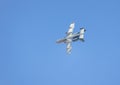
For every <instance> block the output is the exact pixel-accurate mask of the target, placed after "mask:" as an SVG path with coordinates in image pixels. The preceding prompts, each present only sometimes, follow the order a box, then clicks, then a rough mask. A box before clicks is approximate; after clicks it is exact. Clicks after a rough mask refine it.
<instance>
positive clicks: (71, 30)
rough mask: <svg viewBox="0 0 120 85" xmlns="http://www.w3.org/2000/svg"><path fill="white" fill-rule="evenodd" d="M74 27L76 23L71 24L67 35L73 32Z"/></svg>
mask: <svg viewBox="0 0 120 85" xmlns="http://www.w3.org/2000/svg"><path fill="white" fill-rule="evenodd" d="M74 27H75V23H72V24H70V26H69V30H68V32H67V35H70V34H72V33H73V30H74Z"/></svg>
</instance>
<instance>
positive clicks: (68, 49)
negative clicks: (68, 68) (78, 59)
mask: <svg viewBox="0 0 120 85" xmlns="http://www.w3.org/2000/svg"><path fill="white" fill-rule="evenodd" d="M66 44H67V47H66V51H67V53H68V54H70V53H71V50H72V45H71V44H72V40H71V39H67V42H66Z"/></svg>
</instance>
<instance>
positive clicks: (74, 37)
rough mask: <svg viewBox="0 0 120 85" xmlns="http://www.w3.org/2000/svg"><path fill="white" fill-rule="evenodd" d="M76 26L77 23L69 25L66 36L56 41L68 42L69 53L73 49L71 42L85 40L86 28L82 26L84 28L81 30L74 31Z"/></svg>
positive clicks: (67, 49)
mask: <svg viewBox="0 0 120 85" xmlns="http://www.w3.org/2000/svg"><path fill="white" fill-rule="evenodd" d="M74 27H75V23H71V24H70V26H69V30H68V32H66V37H64V38H62V39H59V40H57V41H56V43H66V45H67V47H66V51H67V53H68V54H70V53H71V50H72V46H71V43H72V42H76V41H78V40H80V41H82V42H84V33H85V31H86V30H85V29H84V28H83V27H82V28H80V32H77V33H73V30H74Z"/></svg>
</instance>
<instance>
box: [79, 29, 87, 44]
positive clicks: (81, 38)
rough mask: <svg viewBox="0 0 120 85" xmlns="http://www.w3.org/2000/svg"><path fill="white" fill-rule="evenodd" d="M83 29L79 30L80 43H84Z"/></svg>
mask: <svg viewBox="0 0 120 85" xmlns="http://www.w3.org/2000/svg"><path fill="white" fill-rule="evenodd" d="M85 31H86V30H85V29H84V28H80V36H79V39H80V40H81V41H83V42H84V33H85Z"/></svg>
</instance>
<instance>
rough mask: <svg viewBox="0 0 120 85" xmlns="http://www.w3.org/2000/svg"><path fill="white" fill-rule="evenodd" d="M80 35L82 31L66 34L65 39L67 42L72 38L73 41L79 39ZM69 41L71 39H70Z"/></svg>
mask: <svg viewBox="0 0 120 85" xmlns="http://www.w3.org/2000/svg"><path fill="white" fill-rule="evenodd" d="M79 36H80V33H79V32H78V33H74V34H71V35H68V36H66V37H65V38H64V39H65V40H66V41H65V43H66V42H67V41H68V40H72V41H73V42H75V41H77V40H79ZM68 42H69V41H68Z"/></svg>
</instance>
